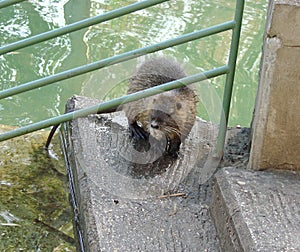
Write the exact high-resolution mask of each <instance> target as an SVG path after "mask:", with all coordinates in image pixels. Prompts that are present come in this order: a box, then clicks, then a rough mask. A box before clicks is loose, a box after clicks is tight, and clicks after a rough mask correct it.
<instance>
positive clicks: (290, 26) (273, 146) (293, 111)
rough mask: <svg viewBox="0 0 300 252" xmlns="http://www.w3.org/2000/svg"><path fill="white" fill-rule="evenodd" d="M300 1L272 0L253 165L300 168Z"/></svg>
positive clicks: (254, 129) (257, 106)
mask: <svg viewBox="0 0 300 252" xmlns="http://www.w3.org/2000/svg"><path fill="white" fill-rule="evenodd" d="M299 25H300V2H299V1H271V3H270V7H269V13H268V18H267V26H266V27H267V29H266V36H265V41H264V47H263V56H262V62H261V69H260V80H259V87H258V92H257V97H256V104H255V112H254V118H253V122H252V146H251V153H250V159H249V168H251V169H254V170H260V169H267V168H275V169H291V170H300V155H299V151H300V98H299V97H300V68H299V65H300V26H299Z"/></svg>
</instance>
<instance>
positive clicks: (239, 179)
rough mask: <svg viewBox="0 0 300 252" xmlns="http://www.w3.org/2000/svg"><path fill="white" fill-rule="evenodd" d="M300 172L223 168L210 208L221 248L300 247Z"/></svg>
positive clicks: (265, 249) (292, 249)
mask: <svg viewBox="0 0 300 252" xmlns="http://www.w3.org/2000/svg"><path fill="white" fill-rule="evenodd" d="M299 202H300V176H299V174H298V175H297V174H296V173H295V172H279V171H278V172H251V171H246V170H243V169H236V168H224V169H222V170H220V171H219V172H218V173H217V174H216V178H215V184H214V191H213V195H212V201H211V205H210V211H211V214H212V217H213V220H214V223H215V226H216V229H217V233H218V236H219V239H220V246H221V248H222V251H247V252H249V251H266V252H267V251H289V252H290V251H300V240H299V237H300V228H299V227H300V226H299V225H300V205H299Z"/></svg>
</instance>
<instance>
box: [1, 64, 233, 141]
mask: <svg viewBox="0 0 300 252" xmlns="http://www.w3.org/2000/svg"><path fill="white" fill-rule="evenodd" d="M228 72H229V66H227V65H225V66H222V67H219V68H215V69H213V70H209V71H206V72H203V73H199V74H195V75H191V76H188V77H185V78H182V79H180V80H175V81H172V82H169V83H166V84H163V85H160V86H155V87H152V88H148V89H145V90H142V91H139V92H136V93H133V94H129V95H125V96H122V97H119V98H116V99H113V100H110V101H107V102H103V103H100V104H97V105H94V106H90V107H87V108H84V109H80V110H76V111H74V112H70V113H66V114H63V115H60V116H56V117H53V118H50V119H47V120H44V121H40V122H37V123H33V124H31V125H27V126H24V127H22V128H18V129H15V130H11V131H8V132H5V133H2V134H1V135H0V142H1V141H4V140H7V139H10V138H14V137H17V136H21V135H24V134H27V133H30V132H33V131H36V130H39V129H43V128H47V127H49V126H52V125H57V124H60V123H62V122H67V121H70V120H73V119H75V118H78V117H83V116H87V115H89V114H94V113H100V112H101V111H105V110H108V109H110V108H117V107H118V106H120V105H121V104H125V103H128V102H132V101H136V100H139V99H141V98H145V97H148V96H151V95H155V94H159V93H162V92H165V91H169V90H172V89H175V88H180V87H183V86H186V85H189V84H192V83H194V82H197V81H202V80H206V79H209V78H213V77H216V76H219V75H222V74H227V73H228Z"/></svg>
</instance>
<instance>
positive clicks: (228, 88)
mask: <svg viewBox="0 0 300 252" xmlns="http://www.w3.org/2000/svg"><path fill="white" fill-rule="evenodd" d="M166 1H169V0H147V1H142V2H138V3H135V4H131V5H128V6H126V7H122V8H119V9H116V10H113V11H110V12H107V13H104V14H102V15H98V16H96V17H92V18H88V19H84V20H82V21H79V22H75V23H73V24H70V25H67V26H65V27H62V28H59V29H56V30H53V31H49V32H45V33H42V34H39V35H36V36H32V37H29V38H27V39H23V40H21V41H18V42H15V43H12V44H9V45H6V46H3V47H1V48H0V55H2V54H5V53H8V52H11V51H14V50H17V49H20V48H24V47H27V46H30V45H33V44H36V43H40V42H42V41H45V40H48V39H51V38H54V37H57V36H61V35H64V34H67V33H70V32H73V31H76V30H79V29H82V28H86V27H89V26H91V25H94V24H99V23H102V22H105V21H108V20H111V19H114V18H117V17H120V16H123V15H126V14H129V13H132V12H134V11H137V10H141V9H145V8H147V7H150V6H153V5H156V4H159V3H162V2H166ZM17 2H21V1H20V0H19V1H17V0H11V1H9V0H5V1H1V2H0V8H2V7H6V6H8V5H10V4H14V3H17ZM243 9H244V0H236V11H235V16H234V19H233V20H231V21H228V22H224V23H221V24H218V25H215V26H211V27H208V28H205V29H202V30H198V31H194V32H192V33H188V34H184V35H182V36H179V37H177V38H173V39H170V40H166V41H163V42H160V43H157V44H154V45H150V46H147V47H143V48H140V49H136V50H133V51H129V52H126V53H123V54H120V55H117V56H113V57H110V58H106V59H102V60H99V61H96V62H93V63H90V64H87V65H84V66H80V67H77V68H73V69H70V70H67V71H64V72H60V73H57V74H54V75H51V76H48V77H45V78H41V79H38V80H35V81H31V82H28V83H25V84H22V85H19V86H16V87H13V88H9V89H6V90H2V91H0V99H4V98H7V97H9V96H13V95H16V94H19V93H23V92H26V91H29V90H33V89H36V88H39V87H43V86H46V85H50V84H52V83H55V82H58V81H61V80H64V79H68V78H72V77H75V76H78V75H81V74H85V73H88V72H91V71H94V70H97V69H100V68H104V67H107V66H111V65H114V64H117V63H120V62H123V61H126V60H129V59H133V58H137V57H139V56H142V55H145V54H148V53H153V52H157V51H160V50H163V49H166V48H169V47H172V46H176V45H180V44H183V43H187V42H189V41H193V40H196V39H201V38H203V37H207V36H210V35H213V34H216V33H220V32H224V31H228V30H232V40H231V45H230V54H229V60H228V63H227V65H224V66H221V67H218V68H215V69H212V70H209V71H206V72H203V73H199V74H195V75H191V76H188V77H185V78H182V79H180V80H176V81H172V82H169V83H166V84H163V85H161V86H156V87H153V88H149V89H146V90H143V91H140V92H137V93H133V94H130V95H125V96H122V97H119V98H116V99H113V100H110V101H107V102H103V103H100V104H98V105H95V106H91V107H87V108H84V109H80V110H77V111H74V112H70V113H66V114H63V115H60V116H56V117H53V118H50V119H47V120H43V121H40V122H37V123H33V124H30V125H27V126H24V127H21V128H17V129H15V130H11V131H8V132H4V133H2V134H0V142H1V141H4V140H7V139H10V138H14V137H17V136H21V135H24V134H27V133H30V132H33V131H36V130H39V129H43V128H47V127H49V126H53V125H57V124H59V123H63V122H67V121H70V120H72V119H75V118H78V117H83V116H87V115H89V114H93V113H100V112H102V111H105V110H108V109H110V108H115V107H118V106H119V105H121V104H124V103H128V102H131V101H135V100H138V99H141V98H145V97H147V96H151V95H155V94H158V93H161V92H164V91H168V90H172V89H175V88H179V87H182V86H185V85H189V84H192V83H195V82H198V81H202V80H205V79H209V78H213V77H216V76H219V75H223V74H226V83H225V90H224V97H223V109H224V113H222V114H221V120H220V129H219V134H218V141H217V147H216V148H217V152H218V153H219V155H221V154H222V150H223V146H224V142H225V136H226V130H227V123H228V116H229V110H230V101H231V93H232V86H233V81H234V74H235V67H236V58H237V52H238V45H239V38H240V30H241V24H242V16H243Z"/></svg>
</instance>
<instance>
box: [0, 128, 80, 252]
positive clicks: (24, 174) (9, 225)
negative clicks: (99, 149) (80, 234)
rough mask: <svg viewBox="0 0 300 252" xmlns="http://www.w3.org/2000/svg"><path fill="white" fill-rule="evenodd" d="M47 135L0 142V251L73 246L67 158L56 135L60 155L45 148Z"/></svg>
mask: <svg viewBox="0 0 300 252" xmlns="http://www.w3.org/2000/svg"><path fill="white" fill-rule="evenodd" d="M10 129H11V128H10V127H7V126H0V132H1V131H7V130H10ZM47 135H48V132H47V131H39V132H36V133H32V134H28V135H26V136H22V137H18V138H15V139H11V140H8V141H5V142H1V143H0V176H1V179H0V188H1V196H0V235H1V243H0V250H1V251H37V250H40V251H75V246H74V239H73V230H72V214H71V208H70V206H69V201H68V189H67V186H66V185H67V178H66V174H65V168H64V162H63V157H62V155H61V152H60V149H59V143H58V139H57V138H56V139H54V145H53V148H54V151H55V153H56V155H57V156H58V159H54V158H53V157H50V156H49V155H48V153H47V152H46V151H44V150H43V144H44V143H45V141H46V138H47Z"/></svg>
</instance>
